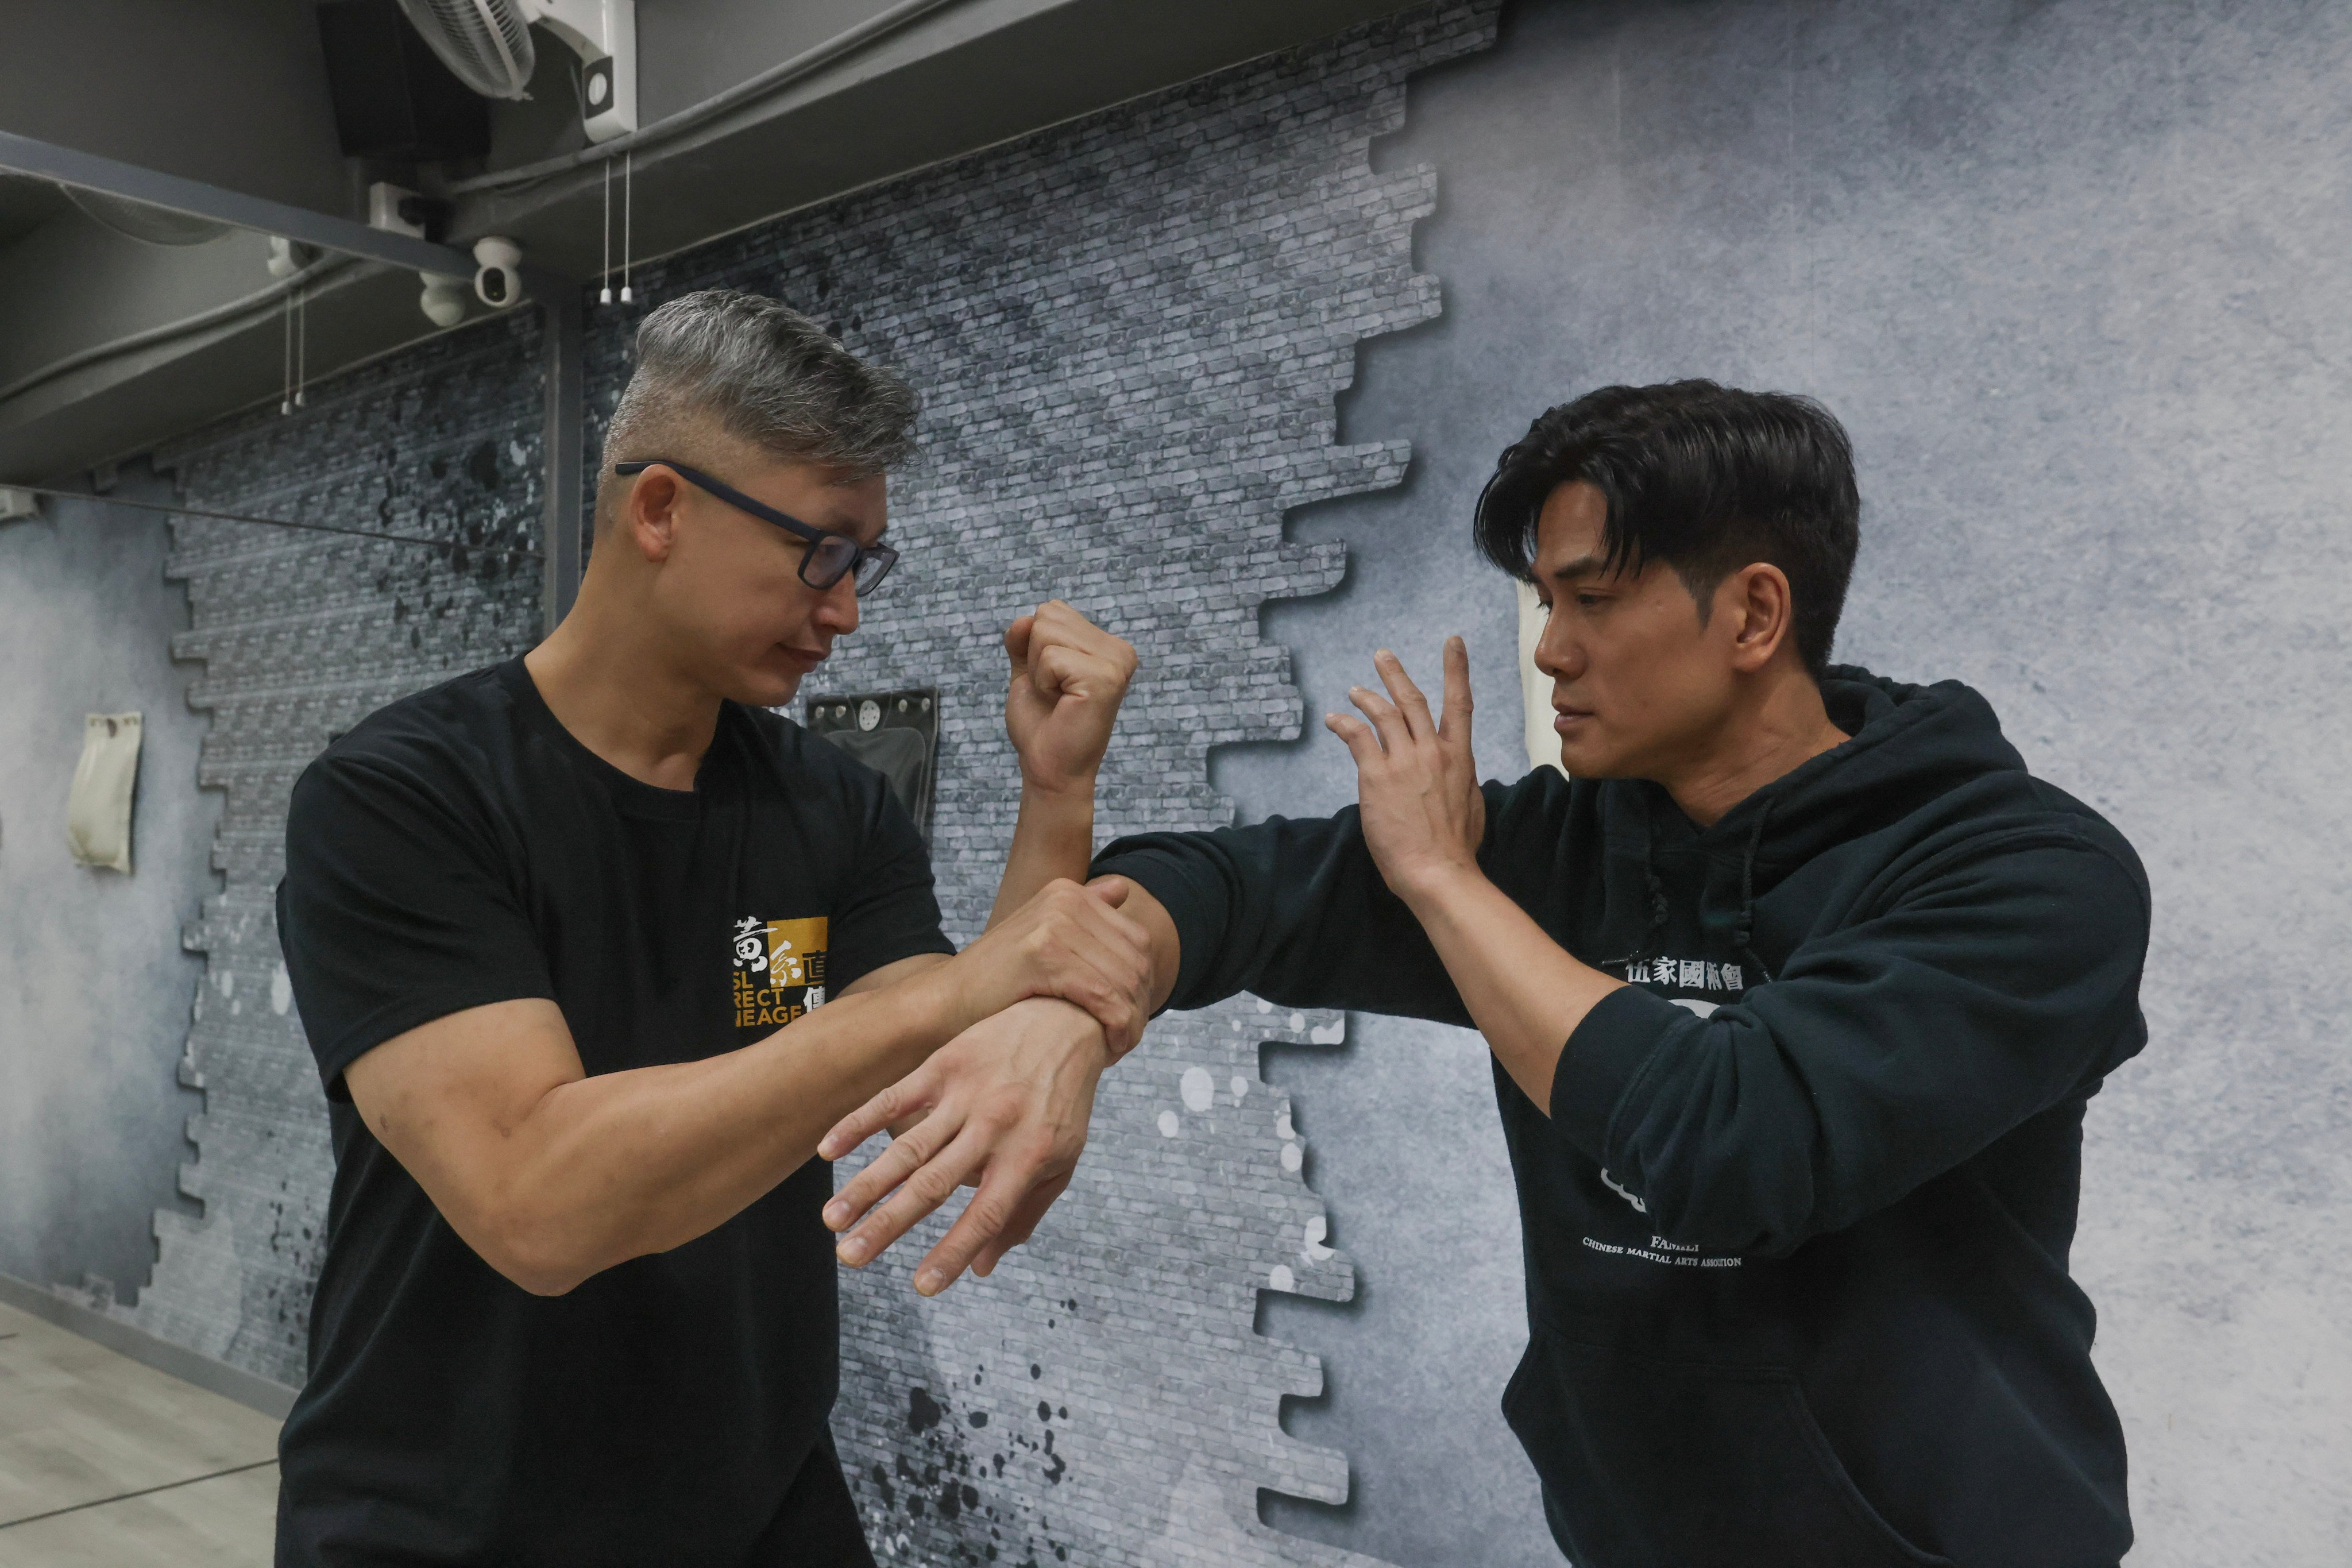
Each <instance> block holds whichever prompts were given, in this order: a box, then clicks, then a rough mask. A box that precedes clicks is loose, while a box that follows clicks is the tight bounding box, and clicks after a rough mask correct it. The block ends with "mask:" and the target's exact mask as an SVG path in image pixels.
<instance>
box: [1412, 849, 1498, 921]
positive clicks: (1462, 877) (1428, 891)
mask: <svg viewBox="0 0 2352 1568" xmlns="http://www.w3.org/2000/svg"><path fill="white" fill-rule="evenodd" d="M1493 886H1494V884H1493V883H1492V882H1490V881H1489V880H1487V878H1486V872H1484V871H1482V870H1480V869H1479V868H1478V862H1477V861H1475V860H1447V861H1440V862H1437V863H1435V864H1433V865H1429V866H1423V867H1416V868H1413V869H1412V871H1411V872H1410V873H1408V874H1407V875H1406V876H1404V877H1402V878H1400V879H1399V883H1398V887H1397V889H1396V894H1397V897H1399V898H1400V899H1402V900H1404V903H1405V907H1406V908H1407V909H1409V910H1412V912H1413V915H1414V917H1415V918H1416V919H1418V920H1420V921H1423V922H1424V923H1426V922H1427V921H1428V920H1429V918H1430V917H1431V916H1432V915H1435V914H1439V913H1442V912H1443V911H1444V910H1447V909H1449V908H1451V907H1453V906H1454V905H1456V904H1458V903H1460V902H1461V901H1462V900H1464V899H1465V898H1475V897H1477V896H1478V894H1479V893H1481V892H1483V891H1485V890H1486V889H1490V888H1492V887H1493Z"/></svg>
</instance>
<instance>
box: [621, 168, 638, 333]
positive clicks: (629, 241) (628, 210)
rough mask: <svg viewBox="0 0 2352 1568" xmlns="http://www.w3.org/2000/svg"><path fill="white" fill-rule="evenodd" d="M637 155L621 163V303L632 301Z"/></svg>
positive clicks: (635, 231)
mask: <svg viewBox="0 0 2352 1568" xmlns="http://www.w3.org/2000/svg"><path fill="white" fill-rule="evenodd" d="M636 214H637V155H636V154H635V153H627V154H625V157H624V159H623V162H622V163H621V303H622V304H624V305H625V304H627V303H628V302H629V300H630V298H631V296H630V294H629V253H630V251H632V250H633V249H635V247H636V243H637V238H636V237H637V228H636Z"/></svg>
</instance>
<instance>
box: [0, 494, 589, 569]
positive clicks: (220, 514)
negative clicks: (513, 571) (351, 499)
mask: <svg viewBox="0 0 2352 1568" xmlns="http://www.w3.org/2000/svg"><path fill="white" fill-rule="evenodd" d="M8 488H9V489H16V490H23V491H25V492H26V493H27V494H30V495H37V496H55V497H56V498H57V499H58V500H76V501H89V502H92V503H94V504H97V505H100V506H127V507H131V508H133V509H134V510H139V511H160V512H163V513H165V514H167V515H169V516H172V517H208V518H212V519H215V520H216V521H221V522H252V523H258V524H260V525H261V526H262V527H264V528H291V529H297V530H299V531H302V532H305V533H340V534H341V535H343V536H344V537H345V538H349V539H381V540H383V541H385V542H388V543H392V544H424V545H429V546H431V547H432V548H434V549H436V550H444V551H454V550H462V551H465V552H467V554H470V555H504V556H507V557H509V559H512V560H516V561H543V560H545V559H546V557H545V556H543V555H541V553H540V552H538V551H536V550H509V549H506V548H504V547H502V546H499V545H495V544H468V543H467V542H465V541H464V540H462V539H436V538H434V537H433V536H432V535H431V534H429V533H391V532H387V531H384V530H382V529H375V528H346V527H344V526H343V525H342V524H341V523H339V522H297V521H294V520H293V519H291V518H285V517H253V516H250V515H248V514H247V513H245V512H239V511H215V510H208V509H206V508H204V507H195V506H171V505H167V504H165V503H164V502H163V501H152V500H127V499H125V498H124V497H121V496H95V495H90V494H89V493H88V492H87V491H83V490H58V489H49V488H47V486H45V485H11V486H9V487H8Z"/></svg>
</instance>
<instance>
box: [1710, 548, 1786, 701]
mask: <svg viewBox="0 0 2352 1568" xmlns="http://www.w3.org/2000/svg"><path fill="white" fill-rule="evenodd" d="M1792 605H1793V601H1792V599H1791V597H1790V593H1789V577H1788V574H1786V573H1784V572H1782V571H1781V570H1780V568H1779V567H1778V566H1775V565H1773V564H1772V563H1770V562H1769V561H1759V562H1758V563H1755V564H1754V565H1752V566H1743V567H1741V568H1740V569H1739V570H1738V571H1737V572H1734V573H1732V574H1730V575H1729V576H1727V577H1726V578H1725V579H1724V580H1723V583H1722V584H1721V585H1720V586H1719V587H1717V590H1716V605H1715V613H1716V614H1717V615H1718V616H1724V617H1726V620H1727V626H1728V629H1729V630H1730V632H1731V663H1732V668H1735V669H1737V670H1738V671H1739V672H1740V673H1741V674H1743V675H1753V674H1755V673H1756V672H1757V671H1758V670H1759V669H1762V668H1764V667H1765V666H1766V665H1768V664H1769V663H1771V662H1772V657H1773V655H1775V654H1777V653H1779V652H1780V646H1781V645H1782V644H1783V643H1786V642H1787V641H1788V640H1789V637H1790V631H1791V629H1792V628H1791V626H1790V616H1791V611H1792Z"/></svg>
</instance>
